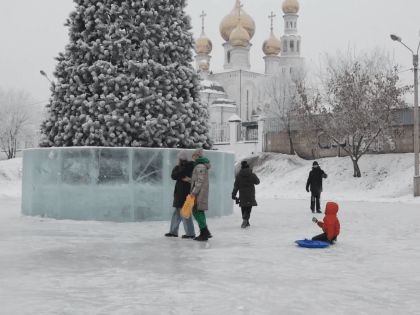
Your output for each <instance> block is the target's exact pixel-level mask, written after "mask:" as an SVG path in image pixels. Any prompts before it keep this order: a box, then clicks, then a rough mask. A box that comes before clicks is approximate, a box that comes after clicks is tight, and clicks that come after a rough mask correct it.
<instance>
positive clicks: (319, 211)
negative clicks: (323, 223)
mask: <svg viewBox="0 0 420 315" xmlns="http://www.w3.org/2000/svg"><path fill="white" fill-rule="evenodd" d="M312 212H313V211H312ZM316 213H322V211H321V210H319V209H318V210H316Z"/></svg>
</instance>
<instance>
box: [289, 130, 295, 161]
mask: <svg viewBox="0 0 420 315" xmlns="http://www.w3.org/2000/svg"><path fill="white" fill-rule="evenodd" d="M288 129H289V130H288V134H289V141H290V155H295V150H294V148H293V141H292V133H291V132H290V128H288Z"/></svg>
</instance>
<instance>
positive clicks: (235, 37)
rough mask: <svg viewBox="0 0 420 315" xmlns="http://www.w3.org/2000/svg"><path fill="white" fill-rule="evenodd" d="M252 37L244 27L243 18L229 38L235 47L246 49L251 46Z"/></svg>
mask: <svg viewBox="0 0 420 315" xmlns="http://www.w3.org/2000/svg"><path fill="white" fill-rule="evenodd" d="M250 39H251V38H250V36H249V34H248V32H247V31H246V29H245V28H244V27H243V26H242V18H241V19H239V24H238V26H237V27H236V28H235V29H234V30H233V32H232V33H231V34H230V36H229V41H230V43H231V44H232V46H234V47H246V46H248V44H249V40H250Z"/></svg>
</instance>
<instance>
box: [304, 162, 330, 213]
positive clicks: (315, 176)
mask: <svg viewBox="0 0 420 315" xmlns="http://www.w3.org/2000/svg"><path fill="white" fill-rule="evenodd" d="M327 177H328V176H327V174H325V172H324V171H323V170H322V169H321V168H320V167H319V165H318V162H317V161H315V162H314V163H313V164H312V170H311V171H310V172H309V177H308V181H307V182H306V191H307V192H309V187H310V191H311V210H312V213H315V205H316V212H317V213H322V212H321V204H320V201H321V192H322V179H323V178H327Z"/></svg>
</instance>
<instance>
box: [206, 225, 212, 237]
mask: <svg viewBox="0 0 420 315" xmlns="http://www.w3.org/2000/svg"><path fill="white" fill-rule="evenodd" d="M205 229H206V236H207V238H212V237H213V235H211V233H210V231H209V228H208V226H206V227H205Z"/></svg>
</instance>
